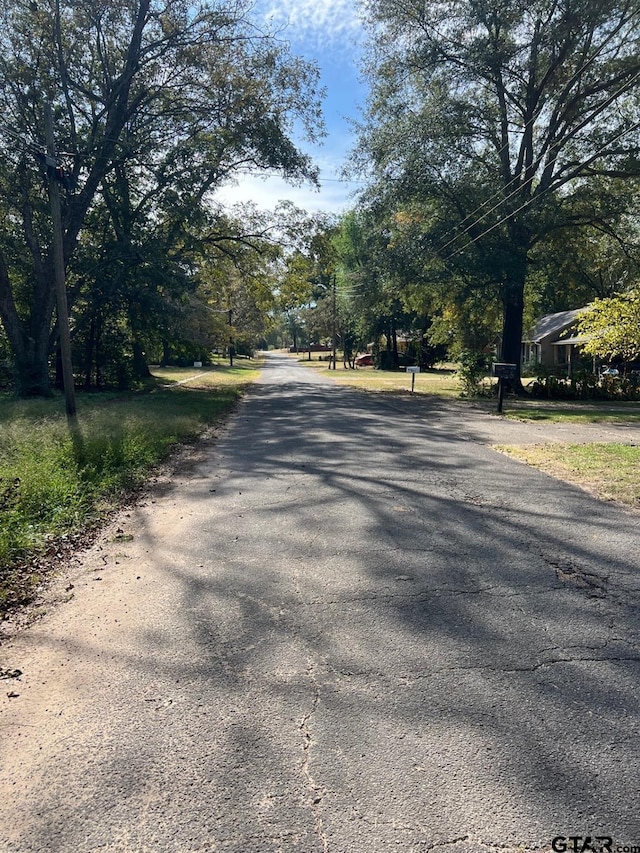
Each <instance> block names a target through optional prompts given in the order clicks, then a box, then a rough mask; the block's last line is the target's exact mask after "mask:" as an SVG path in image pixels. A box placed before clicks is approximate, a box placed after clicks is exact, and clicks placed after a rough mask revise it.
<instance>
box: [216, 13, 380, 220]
mask: <svg viewBox="0 0 640 853" xmlns="http://www.w3.org/2000/svg"><path fill="white" fill-rule="evenodd" d="M253 16H254V19H256V21H257V23H266V24H267V25H269V24H271V25H272V26H274V27H278V28H280V27H283V26H284V27H286V29H285V30H284V32H283V34H282V35H283V37H284V38H286V39H287V40H288V41H289V42H290V44H291V51H292V53H293V54H295V55H297V56H301V57H303V58H304V59H307V60H312V61H314V62H316V63H317V64H318V66H319V69H320V75H321V80H320V85H321V86H324V87H325V88H326V90H327V94H326V97H325V99H324V102H323V114H324V121H325V125H326V131H327V136H326V138H325V139H324V140H323V143H322V144H321V145H320V146H312V145H310V144H309V143H308V142H306V141H304V140H296V141H297V142H298V144H299V146H300V147H301V148H302V150H303V151H304V152H305V153H308V154H310V155H311V156H312V158H313V161H314V162H315V164H316V165H317V166H318V167H319V169H320V183H321V189H320V191H318V190H316V189H314V188H313V187H309V186H301V187H298V186H291V185H290V184H287V183H286V182H285V181H284V180H282V179H281V178H277V177H269V178H265V177H261V176H243V177H242V178H241V179H240V180H239V183H238V185H237V186H227V187H224V188H223V189H222V190H220V191H219V192H218V193H217V198H218V199H219V200H220V201H221V202H223V203H225V204H233V203H237V202H247V201H250V202H253V203H255V204H256V205H257V207H259V208H261V209H266V210H269V209H273V208H274V207H275V205H276V204H277V202H278V201H279V200H284V199H286V200H288V201H292V202H293V203H294V204H296V205H297V206H298V207H301V208H303V209H304V210H308V211H309V212H316V211H322V212H327V213H340V212H342V211H344V210H347V209H348V208H349V207H350V206H352V204H353V202H352V193H353V192H354V191H356V190H357V189H358V184H357V183H354V182H346V181H345V180H344V179H342V177H341V169H342V167H343V165H344V163H345V160H346V158H347V156H348V153H349V151H350V150H351V148H352V147H353V145H354V137H353V134H352V129H351V125H350V123H349V119H350V118H351V119H358V117H359V116H360V110H361V109H362V108H363V107H364V103H365V98H366V87H365V86H364V84H363V83H362V82H361V81H360V79H359V76H360V75H359V66H358V62H359V57H360V53H361V48H362V43H363V31H362V26H361V23H360V20H359V19H358V13H357V4H356V3H355V2H354V0H257V2H256V3H255V6H254V11H253Z"/></svg>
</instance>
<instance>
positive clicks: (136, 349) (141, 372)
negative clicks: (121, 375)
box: [133, 341, 151, 379]
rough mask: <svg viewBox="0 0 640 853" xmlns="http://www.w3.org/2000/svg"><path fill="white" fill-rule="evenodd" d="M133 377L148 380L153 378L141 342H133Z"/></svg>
mask: <svg viewBox="0 0 640 853" xmlns="http://www.w3.org/2000/svg"><path fill="white" fill-rule="evenodd" d="M133 375H134V377H135V378H136V379H148V378H149V377H150V376H151V371H150V370H149V365H148V364H147V358H146V356H145V354H144V351H143V349H142V344H141V343H140V341H133Z"/></svg>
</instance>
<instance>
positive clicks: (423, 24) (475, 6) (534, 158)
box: [356, 0, 640, 364]
mask: <svg viewBox="0 0 640 853" xmlns="http://www.w3.org/2000/svg"><path fill="white" fill-rule="evenodd" d="M365 8H366V10H367V15H368V25H369V33H370V39H369V54H368V60H367V63H366V66H365V72H366V75H367V77H368V79H369V81H370V83H371V87H372V88H371V97H370V101H369V106H368V111H367V115H366V118H365V121H364V122H363V124H362V126H361V128H360V144H359V149H358V152H357V154H356V158H357V159H358V160H359V162H360V163H361V164H362V165H364V166H366V167H367V168H369V170H370V176H371V181H370V186H371V188H370V190H369V192H368V195H367V196H366V197H365V198H364V200H363V203H364V204H368V205H369V206H371V204H372V199H373V204H374V206H377V208H378V209H379V210H383V211H385V213H386V217H387V221H390V220H391V219H392V218H393V216H395V217H396V218H397V214H398V213H402V212H403V211H408V212H409V214H410V216H412V217H413V234H412V246H413V253H414V254H415V253H419V254H420V256H421V258H422V259H423V264H424V267H425V268H426V267H430V269H429V270H427V271H426V276H425V279H426V280H427V281H430V282H431V288H430V289H431V290H434V289H435V290H437V289H438V287H439V286H440V285H439V281H442V277H441V276H440V275H439V273H438V270H439V269H442V266H444V268H445V269H446V271H447V273H448V275H449V279H450V280H451V281H452V282H453V283H454V288H453V292H455V293H457V294H459V293H460V292H462V291H464V290H467V291H468V290H469V288H468V287H467V284H471V283H472V284H473V289H475V290H476V291H480V292H481V293H484V299H485V301H486V302H487V303H489V302H491V301H492V300H493V299H496V300H498V301H499V303H500V304H501V306H502V311H503V322H502V334H501V344H502V357H503V359H504V360H506V361H511V362H515V363H517V364H519V362H520V346H521V338H522V323H523V312H524V301H525V292H526V291H525V288H526V285H527V278H528V276H529V277H530V275H529V274H530V271H531V268H532V263H534V262H535V260H536V254H537V253H540V252H541V251H542V248H543V247H544V246H545V245H547V243H548V241H550V240H551V239H552V238H554V237H555V235H557V234H559V233H561V232H563V231H572V232H573V231H575V229H576V228H579V227H581V226H593V227H597V228H599V229H601V230H602V231H603V232H607V231H608V232H611V231H612V230H613V228H614V226H615V224H616V222H618V223H619V222H620V217H621V216H622V215H623V214H624V212H625V210H629V206H630V204H632V199H633V193H632V192H626V193H625V192H624V191H623V190H622V187H623V186H625V185H624V183H623V182H625V181H629V179H633V180H637V178H638V176H639V175H640V159H639V140H640V134H639V130H640V120H639V119H638V106H639V103H638V100H639V99H638V94H639V92H640V50H639V47H640V45H639V39H640V28H639V27H638V20H639V13H640V3H639V2H638V0H606V2H602V0H563V2H557V0H526V2H524V0H446V2H423V0H406V2H403V3H402V4H398V3H396V2H394V0H368V2H366V3H365ZM626 186H627V187H628V184H627V185H626ZM390 212H391V216H390ZM405 235H406V229H405ZM434 259H438V261H439V264H440V267H439V266H438V263H434ZM456 282H457V284H455V283H456ZM426 289H428V288H425V291H426Z"/></svg>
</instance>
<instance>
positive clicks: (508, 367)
mask: <svg viewBox="0 0 640 853" xmlns="http://www.w3.org/2000/svg"><path fill="white" fill-rule="evenodd" d="M517 371H518V365H517V364H510V363H508V362H499V361H494V362H493V370H492V373H493V375H494V376H497V377H498V414H501V413H502V401H503V399H504V384H505V380H508V379H515V378H516V374H517Z"/></svg>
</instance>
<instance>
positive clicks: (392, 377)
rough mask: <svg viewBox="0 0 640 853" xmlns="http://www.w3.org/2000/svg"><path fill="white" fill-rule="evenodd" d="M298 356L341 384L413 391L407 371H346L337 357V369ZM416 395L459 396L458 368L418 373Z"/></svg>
mask: <svg viewBox="0 0 640 853" xmlns="http://www.w3.org/2000/svg"><path fill="white" fill-rule="evenodd" d="M294 357H295V358H297V359H298V361H299V362H300V363H301V364H304V365H305V366H307V367H311V368H313V369H314V370H316V371H318V372H320V373H322V374H323V375H325V376H328V377H329V378H330V379H333V380H335V381H336V382H339V383H340V384H341V385H350V386H351V387H353V388H358V389H360V390H361V391H374V392H386V393H394V394H409V393H410V392H411V376H410V374H408V373H406V372H405V371H404V370H400V371H387V370H376V369H374V368H373V367H358V368H356V370H349V369H347V370H345V369H344V367H343V366H342V362H341V361H340V359H338V361H337V364H336V369H335V370H330V369H329V365H328V363H327V362H326V361H318V360H317V356H316V360H315V361H314V360H312V361H309V360H308V359H306V358H300V357H299V356H294ZM415 393H416V394H436V395H438V396H440V397H459V396H460V385H459V383H458V380H457V379H456V376H455V370H453V369H449V368H441V369H437V368H434V369H432V370H425V371H423V372H422V373H418V374H416V380H415Z"/></svg>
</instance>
